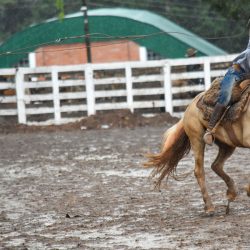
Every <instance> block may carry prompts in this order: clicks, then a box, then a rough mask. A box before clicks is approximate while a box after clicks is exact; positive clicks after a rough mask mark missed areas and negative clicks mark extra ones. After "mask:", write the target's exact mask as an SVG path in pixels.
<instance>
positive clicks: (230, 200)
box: [227, 191, 237, 202]
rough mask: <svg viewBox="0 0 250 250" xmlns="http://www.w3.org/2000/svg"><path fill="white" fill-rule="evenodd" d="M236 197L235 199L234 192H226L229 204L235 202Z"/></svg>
mask: <svg viewBox="0 0 250 250" xmlns="http://www.w3.org/2000/svg"><path fill="white" fill-rule="evenodd" d="M236 197H237V192H236V191H227V200H228V201H229V202H232V201H235V199H236Z"/></svg>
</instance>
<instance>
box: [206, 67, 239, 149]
mask: <svg viewBox="0 0 250 250" xmlns="http://www.w3.org/2000/svg"><path fill="white" fill-rule="evenodd" d="M242 73H243V70H242V69H241V68H240V66H239V65H238V64H234V65H233V66H232V67H230V68H229V69H228V71H227V73H226V74H225V76H224V78H223V79H222V81H221V84H220V95H219V98H218V102H217V104H216V105H215V107H214V111H213V113H212V115H211V118H210V121H209V123H208V127H207V131H206V133H205V135H204V137H203V139H204V142H205V143H206V144H208V145H212V144H213V141H214V136H213V135H214V133H215V131H214V130H213V128H214V127H215V125H216V124H217V123H218V121H219V120H220V118H221V116H222V115H223V114H224V112H225V110H226V107H227V105H228V103H229V102H230V99H231V94H232V89H233V85H234V84H235V83H236V82H238V81H240V80H241V79H242Z"/></svg>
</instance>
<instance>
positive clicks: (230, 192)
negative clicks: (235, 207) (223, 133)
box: [211, 143, 237, 202]
mask: <svg viewBox="0 0 250 250" xmlns="http://www.w3.org/2000/svg"><path fill="white" fill-rule="evenodd" d="M217 145H218V146H219V152H218V155H217V157H216V159H215V161H214V162H213V164H212V166H211V167H212V169H213V170H214V172H215V173H216V174H217V175H218V176H220V177H221V178H222V179H223V180H224V181H225V183H226V185H227V187H228V189H227V199H228V201H229V202H231V201H234V200H235V198H236V196H237V190H236V187H235V184H234V181H233V179H232V178H230V176H229V175H228V174H226V173H225V171H224V170H223V166H224V163H225V161H226V160H227V159H228V158H229V157H230V156H231V155H232V154H233V152H234V150H235V147H231V146H228V145H225V144H222V143H217Z"/></svg>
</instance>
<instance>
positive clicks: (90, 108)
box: [85, 64, 95, 115]
mask: <svg viewBox="0 0 250 250" xmlns="http://www.w3.org/2000/svg"><path fill="white" fill-rule="evenodd" d="M85 84H86V94H87V112H88V115H94V114H95V86H94V81H93V69H92V66H91V64H86V65H85Z"/></svg>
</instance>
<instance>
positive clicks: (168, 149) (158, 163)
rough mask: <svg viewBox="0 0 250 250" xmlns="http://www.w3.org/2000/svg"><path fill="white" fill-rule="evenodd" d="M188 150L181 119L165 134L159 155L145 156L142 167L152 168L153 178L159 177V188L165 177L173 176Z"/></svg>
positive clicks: (188, 142) (187, 139)
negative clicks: (145, 159) (145, 160)
mask: <svg viewBox="0 0 250 250" xmlns="http://www.w3.org/2000/svg"><path fill="white" fill-rule="evenodd" d="M190 148H191V146H190V141H189V138H188V136H187V134H186V132H185V130H184V125H183V119H181V120H180V121H179V122H178V123H176V124H175V125H174V126H172V127H171V128H169V129H168V130H167V131H166V132H165V134H164V136H163V141H162V146H161V151H160V153H157V154H147V155H146V157H147V158H148V161H147V162H146V163H144V166H145V167H146V168H149V167H154V170H153V176H156V175H159V177H158V180H157V184H156V185H157V186H160V184H161V181H162V180H163V179H164V178H165V177H168V176H170V175H171V174H172V175H174V172H175V169H176V167H177V165H178V163H179V161H180V160H181V159H182V158H183V157H184V156H185V155H186V154H188V153H189V151H190Z"/></svg>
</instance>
